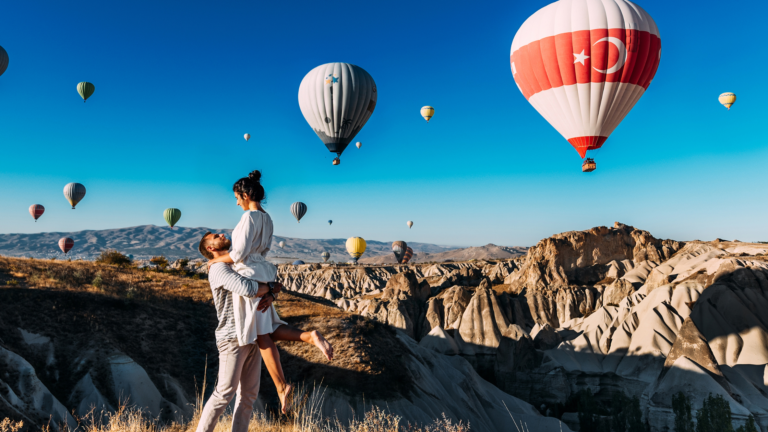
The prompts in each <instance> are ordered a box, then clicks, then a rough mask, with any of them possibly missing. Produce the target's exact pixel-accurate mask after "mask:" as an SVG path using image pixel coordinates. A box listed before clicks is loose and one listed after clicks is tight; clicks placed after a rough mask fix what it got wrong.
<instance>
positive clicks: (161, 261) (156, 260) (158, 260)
mask: <svg viewBox="0 0 768 432" xmlns="http://www.w3.org/2000/svg"><path fill="white" fill-rule="evenodd" d="M149 262H151V263H152V264H154V265H156V266H158V267H159V268H160V270H165V269H166V268H168V259H167V258H166V257H164V256H162V255H160V256H156V257H152V259H151V260H149Z"/></svg>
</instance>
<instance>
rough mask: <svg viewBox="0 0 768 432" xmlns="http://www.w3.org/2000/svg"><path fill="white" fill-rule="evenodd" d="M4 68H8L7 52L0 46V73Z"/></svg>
mask: <svg viewBox="0 0 768 432" xmlns="http://www.w3.org/2000/svg"><path fill="white" fill-rule="evenodd" d="M6 69H8V52H7V51H5V48H3V47H0V75H2V74H4V73H5V70H6Z"/></svg>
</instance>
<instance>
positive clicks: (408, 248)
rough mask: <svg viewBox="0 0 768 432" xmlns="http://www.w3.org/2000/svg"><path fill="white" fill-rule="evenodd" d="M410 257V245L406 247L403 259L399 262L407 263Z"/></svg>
mask: <svg viewBox="0 0 768 432" xmlns="http://www.w3.org/2000/svg"><path fill="white" fill-rule="evenodd" d="M411 258H413V249H411V248H410V247H407V248H406V249H405V254H404V255H403V259H402V260H401V261H400V262H401V263H402V264H408V261H410V260H411Z"/></svg>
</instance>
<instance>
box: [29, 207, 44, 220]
mask: <svg viewBox="0 0 768 432" xmlns="http://www.w3.org/2000/svg"><path fill="white" fill-rule="evenodd" d="M43 213H45V207H43V206H42V205H40V204H32V205H31V206H29V214H31V215H32V217H33V218H35V222H37V220H38V219H40V216H42V215H43Z"/></svg>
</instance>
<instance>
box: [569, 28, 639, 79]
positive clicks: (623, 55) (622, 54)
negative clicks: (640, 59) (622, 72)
mask: <svg viewBox="0 0 768 432" xmlns="http://www.w3.org/2000/svg"><path fill="white" fill-rule="evenodd" d="M600 42H608V43H612V44H614V45H616V48H618V49H619V59H618V60H616V64H615V65H613V66H612V67H611V68H608V69H606V70H600V69H598V68H596V67H594V66H593V69H594V70H596V71H598V72H600V73H604V74H612V73H614V72H617V71H618V70H619V69H621V67H622V66H624V62H626V61H627V47H626V46H624V42H622V41H621V39H618V38H615V37H604V38H602V39H600V40H599V41H597V42H595V43H594V45H592V46H595V45H597V44H599V43H600ZM582 53H583V51H582ZM574 55H576V54H574ZM574 63H575V62H574Z"/></svg>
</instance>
